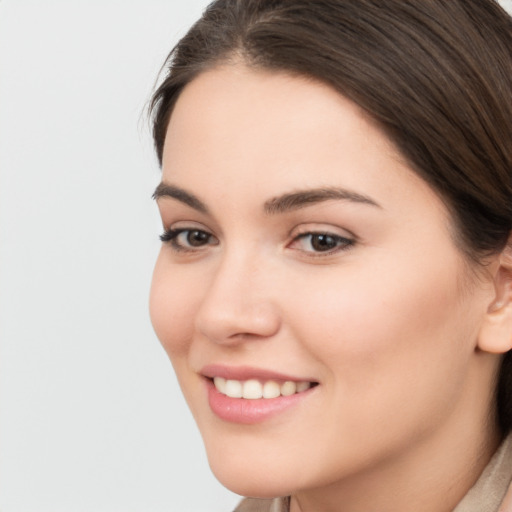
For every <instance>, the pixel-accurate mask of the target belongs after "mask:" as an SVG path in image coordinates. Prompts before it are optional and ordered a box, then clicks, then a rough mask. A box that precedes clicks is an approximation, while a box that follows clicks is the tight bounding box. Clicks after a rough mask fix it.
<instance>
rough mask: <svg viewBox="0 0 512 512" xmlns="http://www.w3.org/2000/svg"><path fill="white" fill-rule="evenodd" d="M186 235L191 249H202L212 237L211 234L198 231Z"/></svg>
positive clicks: (187, 232)
mask: <svg viewBox="0 0 512 512" xmlns="http://www.w3.org/2000/svg"><path fill="white" fill-rule="evenodd" d="M184 233H186V239H187V244H188V245H190V247H201V246H202V245H206V244H207V243H208V242H209V241H210V238H211V237H212V235H210V234H209V233H206V232H205V231H200V230H198V229H197V230H190V231H185V232H184Z"/></svg>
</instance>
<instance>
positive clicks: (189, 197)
mask: <svg viewBox="0 0 512 512" xmlns="http://www.w3.org/2000/svg"><path fill="white" fill-rule="evenodd" d="M161 197H172V198H173V199H176V200H177V201H180V202H182V203H184V204H186V205H188V206H190V207H191V208H194V210H197V211H198V212H201V213H205V214H208V213H209V212H208V208H207V207H206V205H205V204H204V203H203V202H202V201H201V200H200V199H198V198H197V197H196V196H195V195H194V194H191V193H190V192H187V191H186V190H183V189H182V188H180V187H176V186H175V185H170V184H168V183H164V182H163V181H162V182H161V183H160V184H159V185H158V186H157V187H156V189H155V191H154V192H153V199H155V200H156V199H159V198H161Z"/></svg>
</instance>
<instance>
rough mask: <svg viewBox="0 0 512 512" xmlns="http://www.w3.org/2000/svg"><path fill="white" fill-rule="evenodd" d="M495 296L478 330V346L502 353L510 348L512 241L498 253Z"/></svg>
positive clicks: (511, 330)
mask: <svg viewBox="0 0 512 512" xmlns="http://www.w3.org/2000/svg"><path fill="white" fill-rule="evenodd" d="M494 288H495V290H496V296H495V299H494V301H493V302H492V304H490V305H489V309H488V311H487V314H486V315H485V319H484V322H483V324H482V328H481V330H480V335H479V340H478V346H479V348H480V349H481V350H483V351H484V352H491V353H493V354H504V353H505V352H508V351H509V350H511V349H512V243H511V240H509V243H508V245H507V246H506V247H505V249H504V250H503V252H501V254H500V255H499V258H498V265H497V270H496V271H495V272H494Z"/></svg>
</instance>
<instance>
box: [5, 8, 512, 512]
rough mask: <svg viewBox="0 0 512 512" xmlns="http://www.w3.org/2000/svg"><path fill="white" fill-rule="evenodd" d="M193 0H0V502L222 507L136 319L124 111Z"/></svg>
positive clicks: (136, 162)
mask: <svg viewBox="0 0 512 512" xmlns="http://www.w3.org/2000/svg"><path fill="white" fill-rule="evenodd" d="M502 3H503V5H507V7H508V8H509V9H511V10H512V7H511V1H510V0H507V2H505V1H504V2H502ZM205 5H206V0H194V1H192V0H131V1H129V0H87V1H86V0H60V1H59V0H46V1H42V0H0V251H1V252H0V258H1V260H0V263H1V265H0V339H1V345H0V404H1V408H0V510H1V512H81V511H84V512H100V511H105V512H107V511H108V512H116V511H122V512H135V511H137V512H160V511H161V512H164V511H165V512H174V511H176V512H229V511H230V510H231V509H232V508H233V507H234V505H235V503H236V502H237V501H238V497H237V496H235V495H233V494H231V493H229V492H228V491H226V490H224V489H223V488H222V487H221V486H220V485H219V484H218V483H217V482H216V481H215V480H214V478H213V477H212V476H211V475H210V472H209V470H208V466H207V462H206V459H205V456H204V453H203V448H202V443H201V441H200V437H199V435H198V433H197V430H196V427H195V425H194V423H193V421H192V419H191V417H190V415H189V413H188V410H187V408H186V406H185V404H184V402H183V400H182V398H181V395H180V392H179V390H178V387H177V384H176V382H175V378H174V376H173V373H172V369H171V365H170V363H169V362H168V360H167V358H166V356H165V354H164V352H163V350H162V349H161V347H160V346H159V344H158V342H157V340H156V337H155V335H154V334H153V331H152V329H151V325H150V322H149V317H148V313H147V309H148V308H147V297H148V290H149V282H150V277H151V270H152V265H153V262H154V259H155V257H156V253H157V251H158V246H159V242H158V234H159V230H160V227H159V224H158V221H157V215H156V209H155V207H154V205H153V204H152V201H151V199H150V196H151V193H152V191H153V189H154V187H155V186H156V184H157V183H158V181H159V171H158V166H157V164H156V160H155V157H154V155H153V150H152V146H151V141H150V139H149V129H148V125H147V123H145V122H144V119H143V118H142V119H141V113H142V111H143V108H144V104H145V102H146V101H147V100H148V98H149V96H150V93H151V90H152V87H153V84H154V81H155V79H156V75H157V72H158V70H159V68H160V65H161V64H162V62H163V60H164V57H165V56H166V55H167V53H168V51H169V50H170V49H171V47H172V46H173V45H174V43H175V42H176V41H177V39H178V37H179V36H180V35H183V33H184V32H185V30H186V29H187V28H188V26H189V25H190V24H191V23H192V22H193V21H194V20H195V19H196V18H197V17H198V16H199V14H200V12H201V10H202V9H203V8H204V6H205Z"/></svg>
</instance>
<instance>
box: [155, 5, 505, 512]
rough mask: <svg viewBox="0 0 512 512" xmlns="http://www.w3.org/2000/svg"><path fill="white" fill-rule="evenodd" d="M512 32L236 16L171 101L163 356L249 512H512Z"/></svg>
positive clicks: (385, 15) (162, 194) (455, 17)
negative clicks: (506, 511) (511, 506)
mask: <svg viewBox="0 0 512 512" xmlns="http://www.w3.org/2000/svg"><path fill="white" fill-rule="evenodd" d="M511 49H512V21H511V19H510V17H508V16H507V15H506V13H505V12H504V11H503V10H502V9H501V8H500V7H499V5H498V4H496V3H495V2H493V1H492V0H423V1H416V2H412V1H411V2H404V1H403V0H387V1H386V2H381V1H379V0H358V1H351V2H346V1H343V0H337V1H336V0H319V1H315V2H311V1H309V0H294V1H289V0H250V1H247V0H218V1H216V2H214V3H213V4H211V6H210V7H209V8H208V9H207V10H206V12H205V13H204V15H203V17H202V18H201V20H199V21H198V22H197V23H196V25H194V27H192V29H191V30H190V31H189V33H188V34H187V35H186V36H185V37H184V38H183V39H182V40H181V41H180V43H179V44H178V46H177V47H176V48H175V49H174V51H173V53H172V54H171V56H170V58H169V60H168V73H167V75H166V77H165V79H164V81H163V82H162V84H161V85H160V87H159V89H158V90H157V91H156V93H155V96H154V98H153V102H152V109H153V113H154V137H155V144H156V149H157V153H158V157H159V160H160V163H161V165H162V173H163V176H162V182H161V184H160V185H159V186H158V187H157V189H156V191H155V198H156V199H157V202H158V206H159V209H160V213H161V216H162V221H163V225H164V233H163V235H162V236H161V238H162V241H163V245H162V250H161V253H160V256H159V258H158V261H157V264H156V268H155V273H154V279H153V286H152V293H151V315H152V321H153V324H154V327H155V330H156V333H157V335H158V337H159V339H160V340H161V342H162V344H163V346H164V348H165V349H166V351H167V353H168V355H169V357H170V359H171V361H172V363H173V366H174V369H175V371H176V373H177V376H178V379H179V382H180V385H181V387H182V390H183V393H184V395H185V397H186V399H187V401H188V404H189V406H190V408H191V410H192V413H193V415H194V417H195V419H196V421H197V424H198V426H199V429H200V431H201V434H202V436H203V439H204V442H205V445H206V450H207V453H208V458H209V462H210V465H211V467H212V470H213V472H214V473H215V475H216V476H217V478H218V479H219V480H220V481H221V482H222V483H223V484H224V485H226V486H227V487H228V488H230V489H232V490H233V491H234V492H237V493H239V494H241V495H244V496H251V497H253V498H250V499H246V500H245V501H244V502H242V504H241V505H240V507H239V508H238V509H237V510H239V511H260V510H265V511H267V510H268V511H281V510H283V511H288V510H289V511H291V512H299V511H300V512H311V511H314V512H328V511H343V512H358V511H364V512H368V511H378V512H384V511H393V512H397V511H407V512H410V511H411V510H414V511H415V512H423V511H424V512H428V511H432V512H433V511H436V512H440V511H451V510H456V511H457V512H470V511H475V512H476V511H479V512H480V511H483V510H485V511H498V510H499V508H500V506H501V507H506V506H507V503H506V501H505V497H504V496H505V494H506V490H507V487H508V485H509V484H510V481H511V478H512V439H511V438H510V437H507V436H508V433H509V431H510V429H511V426H512V396H511V390H512V383H511V373H512V372H511V353H510V352H509V351H510V350H511V348H512V239H511V230H512V50H511Z"/></svg>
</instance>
